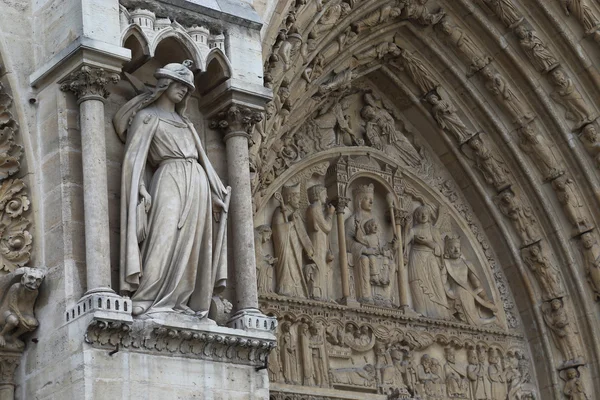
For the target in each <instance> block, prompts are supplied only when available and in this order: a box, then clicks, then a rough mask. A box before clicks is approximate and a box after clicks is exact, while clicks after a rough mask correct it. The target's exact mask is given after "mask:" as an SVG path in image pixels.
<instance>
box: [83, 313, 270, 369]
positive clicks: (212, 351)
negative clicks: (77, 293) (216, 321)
mask: <svg viewBox="0 0 600 400" xmlns="http://www.w3.org/2000/svg"><path fill="white" fill-rule="evenodd" d="M161 322H165V323H164V324H161V323H158V321H157V320H135V321H133V324H131V325H129V324H127V323H123V322H112V321H108V320H101V319H95V320H94V321H92V323H90V324H89V325H88V327H87V332H86V334H85V341H86V342H87V343H89V344H90V345H92V346H93V347H96V348H106V349H107V350H110V351H132V352H143V353H150V354H157V355H169V356H176V357H185V358H192V359H202V360H210V361H223V362H228V363H233V364H244V365H252V366H256V367H263V366H265V364H266V363H267V356H268V354H269V353H270V352H271V350H272V349H273V348H274V347H275V346H276V342H275V336H274V335H272V334H267V333H247V332H242V331H239V330H233V329H230V328H226V327H220V326H216V325H211V324H209V323H206V322H202V321H200V323H197V324H196V325H195V326H193V327H185V328H184V327H179V326H175V324H169V322H166V321H161Z"/></svg>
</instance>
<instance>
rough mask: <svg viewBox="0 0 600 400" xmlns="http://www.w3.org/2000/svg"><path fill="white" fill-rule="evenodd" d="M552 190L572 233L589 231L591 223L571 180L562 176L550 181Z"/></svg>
mask: <svg viewBox="0 0 600 400" xmlns="http://www.w3.org/2000/svg"><path fill="white" fill-rule="evenodd" d="M552 188H553V189H554V191H555V192H556V197H557V198H558V202H559V203H560V204H561V205H562V206H563V210H565V214H566V215H567V218H568V219H569V222H570V223H571V224H572V225H573V227H574V231H575V232H576V233H577V232H582V231H584V230H586V229H589V228H590V227H591V222H590V220H589V216H588V214H587V211H586V209H585V206H584V203H583V200H581V196H580V195H579V193H578V192H577V188H576V187H575V183H574V182H573V180H572V179H571V178H567V177H566V176H564V175H563V176H561V177H559V178H557V179H555V180H553V181H552Z"/></svg>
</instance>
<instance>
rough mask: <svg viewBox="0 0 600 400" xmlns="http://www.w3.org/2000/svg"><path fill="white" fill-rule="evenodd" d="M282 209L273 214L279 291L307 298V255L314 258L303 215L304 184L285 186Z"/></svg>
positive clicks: (276, 289)
mask: <svg viewBox="0 0 600 400" xmlns="http://www.w3.org/2000/svg"><path fill="white" fill-rule="evenodd" d="M282 192H283V193H282V194H283V196H282V197H280V206H279V207H277V208H276V209H275V211H274V213H273V220H272V221H273V222H272V224H271V229H272V230H273V248H274V250H275V258H277V261H276V263H275V281H276V285H275V291H276V292H277V293H279V294H281V295H284V296H292V297H306V296H307V295H308V286H307V284H306V279H305V277H304V275H303V265H304V262H303V252H306V254H307V256H308V257H309V258H312V257H314V247H313V245H312V243H311V241H310V238H309V236H308V233H307V232H306V228H305V226H304V221H302V217H301V216H300V214H299V207H300V185H295V186H284V188H283V190H282Z"/></svg>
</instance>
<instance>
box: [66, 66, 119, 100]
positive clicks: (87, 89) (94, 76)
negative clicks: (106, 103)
mask: <svg viewBox="0 0 600 400" xmlns="http://www.w3.org/2000/svg"><path fill="white" fill-rule="evenodd" d="M119 80H120V77H119V75H118V74H115V73H110V72H106V71H105V70H104V69H102V68H92V67H89V66H87V65H84V66H83V67H81V68H79V69H78V70H76V71H74V72H72V73H71V74H70V75H69V76H68V77H67V79H66V80H65V81H64V82H63V83H62V84H61V85H60V90H62V91H63V92H67V91H68V92H73V94H75V96H76V97H77V99H78V100H79V101H82V100H84V99H85V98H87V97H93V98H97V99H105V98H107V97H108V95H109V92H108V90H107V89H106V86H108V84H109V83H113V84H114V83H117V82H119Z"/></svg>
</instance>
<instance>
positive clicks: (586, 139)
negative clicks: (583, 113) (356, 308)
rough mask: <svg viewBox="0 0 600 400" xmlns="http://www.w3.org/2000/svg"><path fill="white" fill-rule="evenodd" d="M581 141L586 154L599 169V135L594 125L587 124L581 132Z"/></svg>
mask: <svg viewBox="0 0 600 400" xmlns="http://www.w3.org/2000/svg"><path fill="white" fill-rule="evenodd" d="M581 141H582V142H583V145H584V146H585V149H586V150H587V152H588V154H589V155H590V156H591V157H592V158H593V159H594V161H595V162H596V167H597V168H600V134H598V130H597V128H596V125H594V124H588V125H586V126H584V127H583V129H582V131H581Z"/></svg>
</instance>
